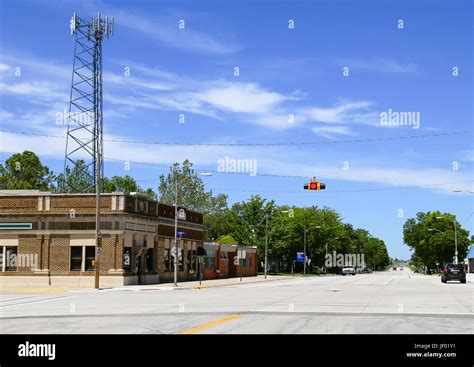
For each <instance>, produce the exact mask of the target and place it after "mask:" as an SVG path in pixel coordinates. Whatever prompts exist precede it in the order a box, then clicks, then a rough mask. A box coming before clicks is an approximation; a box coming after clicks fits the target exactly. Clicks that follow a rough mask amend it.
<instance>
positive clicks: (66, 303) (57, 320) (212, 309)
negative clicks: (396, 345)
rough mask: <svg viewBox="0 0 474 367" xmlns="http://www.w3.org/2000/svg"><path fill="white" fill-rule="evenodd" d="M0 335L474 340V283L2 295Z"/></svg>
mask: <svg viewBox="0 0 474 367" xmlns="http://www.w3.org/2000/svg"><path fill="white" fill-rule="evenodd" d="M145 289H146V288H145ZM0 333H3V334H5V333H28V334H42V333H53V334H55V333H59V334H60V333H154V334H160V333H185V334H197V333H271V334H294V333H323V334H333V333H334V334H339V333H344V334H346V333H351V334H353V333H355V334H358V333H365V334H372V333H380V334H381V333H383V334H385V333H419V334H423V333H435V334H445V333H467V334H474V284H473V283H468V284H459V283H448V284H442V283H441V281H440V279H439V277H437V276H425V275H419V274H412V273H410V272H409V271H408V270H407V269H405V270H404V271H399V270H398V271H395V272H394V271H390V272H383V273H373V274H358V275H356V276H346V277H343V276H325V277H310V278H292V279H284V280H275V281H270V282H262V283H253V284H239V285H230V286H220V287H209V288H203V289H179V290H172V289H171V288H169V290H165V289H159V290H158V289H157V288H152V287H151V288H149V289H148V290H144V289H141V290H138V289H137V288H133V287H130V288H121V289H119V290H114V289H112V290H101V291H78V292H72V291H70V292H65V293H3V294H1V295H0Z"/></svg>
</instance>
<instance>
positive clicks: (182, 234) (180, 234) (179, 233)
mask: <svg viewBox="0 0 474 367" xmlns="http://www.w3.org/2000/svg"><path fill="white" fill-rule="evenodd" d="M185 234H186V232H176V235H178V236H179V237H182V236H184V235H185Z"/></svg>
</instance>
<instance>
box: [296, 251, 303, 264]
mask: <svg viewBox="0 0 474 367" xmlns="http://www.w3.org/2000/svg"><path fill="white" fill-rule="evenodd" d="M296 262H297V263H304V253H303V252H297V253H296Z"/></svg>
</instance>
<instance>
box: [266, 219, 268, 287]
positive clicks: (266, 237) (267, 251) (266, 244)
mask: <svg viewBox="0 0 474 367" xmlns="http://www.w3.org/2000/svg"><path fill="white" fill-rule="evenodd" d="M267 267H268V215H267V216H266V218H265V279H267Z"/></svg>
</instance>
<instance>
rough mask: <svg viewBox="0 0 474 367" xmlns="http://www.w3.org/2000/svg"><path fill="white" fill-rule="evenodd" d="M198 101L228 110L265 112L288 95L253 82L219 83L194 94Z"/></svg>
mask: <svg viewBox="0 0 474 367" xmlns="http://www.w3.org/2000/svg"><path fill="white" fill-rule="evenodd" d="M195 96H196V98H197V99H198V100H199V101H202V102H204V103H208V104H209V105H211V106H213V107H215V108H218V109H221V110H224V111H230V112H238V113H255V114H261V113H266V112H268V111H270V110H272V109H273V108H275V107H276V106H277V105H279V104H280V103H282V102H283V101H285V100H288V99H289V97H285V96H283V95H282V94H280V93H276V92H271V91H267V90H265V89H263V88H261V87H260V86H259V85H257V84H255V83H227V82H224V83H219V85H216V86H215V87H211V88H209V89H207V90H204V91H202V92H199V93H196V94H195Z"/></svg>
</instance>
